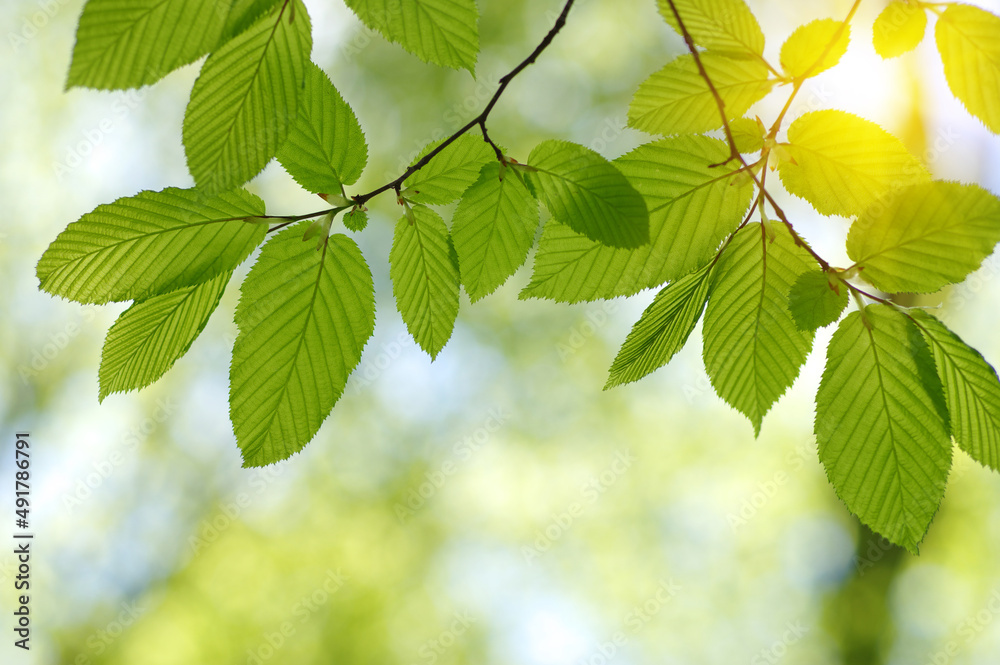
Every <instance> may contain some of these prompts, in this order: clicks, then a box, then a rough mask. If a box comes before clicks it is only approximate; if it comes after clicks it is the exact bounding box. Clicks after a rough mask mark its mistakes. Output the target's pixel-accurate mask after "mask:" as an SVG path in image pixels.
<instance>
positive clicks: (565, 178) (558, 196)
mask: <svg viewBox="0 0 1000 665" xmlns="http://www.w3.org/2000/svg"><path fill="white" fill-rule="evenodd" d="M528 164H529V165H530V166H531V168H532V170H531V171H529V172H528V179H529V180H530V181H531V184H532V185H533V186H534V189H535V192H536V193H537V195H538V197H539V198H540V199H541V200H542V203H544V204H545V207H547V208H548V209H549V212H551V213H552V216H553V217H555V218H556V219H557V220H559V221H560V222H562V223H563V224H566V225H567V226H569V227H570V228H571V229H573V230H575V231H578V232H580V233H582V234H584V235H585V236H587V237H588V238H590V239H592V240H596V241H598V242H600V243H602V244H605V245H610V246H613V247H638V246H639V245H643V244H645V243H647V242H648V241H649V213H648V212H647V210H646V202H645V201H644V200H643V198H642V196H640V195H639V192H637V191H636V190H635V188H634V187H632V185H631V184H629V181H628V180H627V179H626V178H625V176H624V175H622V173H621V171H619V170H618V169H617V168H615V166H614V165H613V164H612V163H611V162H609V161H608V160H606V159H605V158H604V157H602V156H601V155H599V154H597V153H596V152H594V151H593V150H590V149H589V148H584V147H583V146H582V145H577V144H575V143H568V142H566V141H555V140H549V141H542V142H541V143H539V144H538V145H537V146H535V149H534V150H532V151H531V154H530V155H528Z"/></svg>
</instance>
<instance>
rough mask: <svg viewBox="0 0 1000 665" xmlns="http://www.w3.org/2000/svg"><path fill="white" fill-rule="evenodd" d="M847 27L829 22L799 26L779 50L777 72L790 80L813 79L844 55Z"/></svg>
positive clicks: (827, 19) (848, 35) (817, 21)
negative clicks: (779, 59)
mask: <svg viewBox="0 0 1000 665" xmlns="http://www.w3.org/2000/svg"><path fill="white" fill-rule="evenodd" d="M850 37H851V30H850V27H849V26H847V25H845V24H844V23H842V22H840V21H835V20H833V19H832V18H821V19H816V20H815V21H812V22H810V23H806V24H805V25H800V26H799V27H798V28H796V29H795V32H793V33H792V34H791V36H790V37H789V38H788V39H787V40H786V41H785V43H784V44H783V45H782V46H781V68H782V69H783V70H785V73H786V74H788V75H789V76H790V77H792V78H795V79H797V78H801V77H803V76H815V75H816V74H819V73H820V72H825V71H826V70H828V69H830V68H831V67H833V66H835V65H836V64H837V63H838V62H840V59H841V58H842V57H843V56H844V54H845V53H847V44H848V43H849V42H850Z"/></svg>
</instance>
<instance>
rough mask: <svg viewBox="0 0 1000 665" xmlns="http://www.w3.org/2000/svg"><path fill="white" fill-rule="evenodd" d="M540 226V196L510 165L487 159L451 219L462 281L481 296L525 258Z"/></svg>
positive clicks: (476, 297)
mask: <svg viewBox="0 0 1000 665" xmlns="http://www.w3.org/2000/svg"><path fill="white" fill-rule="evenodd" d="M537 228H538V202H537V201H536V200H535V199H534V197H532V196H531V193H530V192H529V191H528V188H527V187H525V186H524V183H523V182H522V181H521V179H520V178H519V177H518V175H517V174H516V173H512V172H511V171H510V169H505V173H504V176H503V179H502V180H501V178H500V164H499V163H494V164H487V165H486V166H484V167H483V171H482V173H481V174H480V176H479V180H477V181H476V182H475V184H473V185H472V186H471V187H469V189H467V190H466V192H465V194H464V195H463V196H462V200H461V201H460V202H459V204H458V208H456V209H455V216H454V218H453V219H452V222H451V235H452V238H453V239H454V241H455V251H456V253H457V254H458V265H459V269H460V271H461V275H462V285H463V286H465V290H466V292H467V293H468V294H469V297H470V298H471V299H472V302H476V301H477V300H479V299H480V298H483V297H485V296H488V295H489V294H491V293H493V292H494V291H495V290H496V289H497V287H499V286H500V285H501V284H503V283H504V282H506V281H507V278H508V277H510V276H511V275H513V274H514V272H515V271H516V270H517V269H518V268H520V267H521V265H523V264H524V262H525V260H526V259H527V258H528V252H529V251H530V250H531V245H532V243H534V241H535V230H536V229H537Z"/></svg>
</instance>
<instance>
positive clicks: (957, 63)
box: [936, 4, 1000, 134]
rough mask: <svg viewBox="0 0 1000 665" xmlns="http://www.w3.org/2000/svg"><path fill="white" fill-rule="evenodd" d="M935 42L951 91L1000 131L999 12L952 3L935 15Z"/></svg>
mask: <svg viewBox="0 0 1000 665" xmlns="http://www.w3.org/2000/svg"><path fill="white" fill-rule="evenodd" d="M936 32H937V35H936V36H937V46H938V51H940V52H941V61H942V62H943V63H944V75H945V78H947V79H948V85H949V86H950V87H951V91H952V92H953V93H954V94H955V96H956V97H958V99H959V100H960V101H961V102H962V103H963V104H965V108H967V109H968V110H969V113H971V114H972V115H974V116H976V117H977V118H979V119H980V120H982V121H983V124H984V125H986V127H987V128H988V129H989V130H990V131H991V132H993V133H994V134H1000V16H997V15H996V14H991V13H990V12H988V11H986V10H985V9H980V8H978V7H973V6H971V5H962V4H953V5H948V8H947V9H946V10H945V11H944V13H943V14H941V17H940V18H938V23H937V29H936Z"/></svg>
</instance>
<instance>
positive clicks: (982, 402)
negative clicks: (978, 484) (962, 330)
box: [912, 310, 1000, 471]
mask: <svg viewBox="0 0 1000 665" xmlns="http://www.w3.org/2000/svg"><path fill="white" fill-rule="evenodd" d="M912 314H913V316H914V317H915V318H916V320H917V325H918V326H919V327H920V330H921V332H923V334H924V339H926V340H927V343H928V345H929V346H930V348H931V353H933V354H934V363H935V364H936V365H937V373H938V377H939V378H940V379H941V384H942V386H943V387H944V397H945V400H946V401H947V403H948V412H949V413H950V414H951V433H952V436H954V437H955V441H957V442H958V445H959V447H960V448H961V449H962V450H964V451H965V452H967V453H968V454H969V455H970V456H971V457H972V459H974V460H976V461H977V462H979V463H980V464H982V465H984V466H987V467H989V468H991V469H993V470H994V471H1000V382H998V381H997V372H996V370H995V369H993V367H992V366H990V364H989V363H987V362H986V360H985V359H984V358H983V357H982V356H981V355H980V354H979V352H978V351H976V350H975V349H973V348H972V347H971V346H969V345H968V344H966V343H965V342H963V341H962V339H961V338H960V337H959V336H958V335H956V334H955V333H953V332H952V331H950V330H948V328H947V327H946V326H945V325H944V324H943V323H941V322H940V321H938V320H937V319H936V318H934V317H933V316H931V315H930V314H927V313H925V312H921V311H919V310H915V311H913V312H912Z"/></svg>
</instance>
